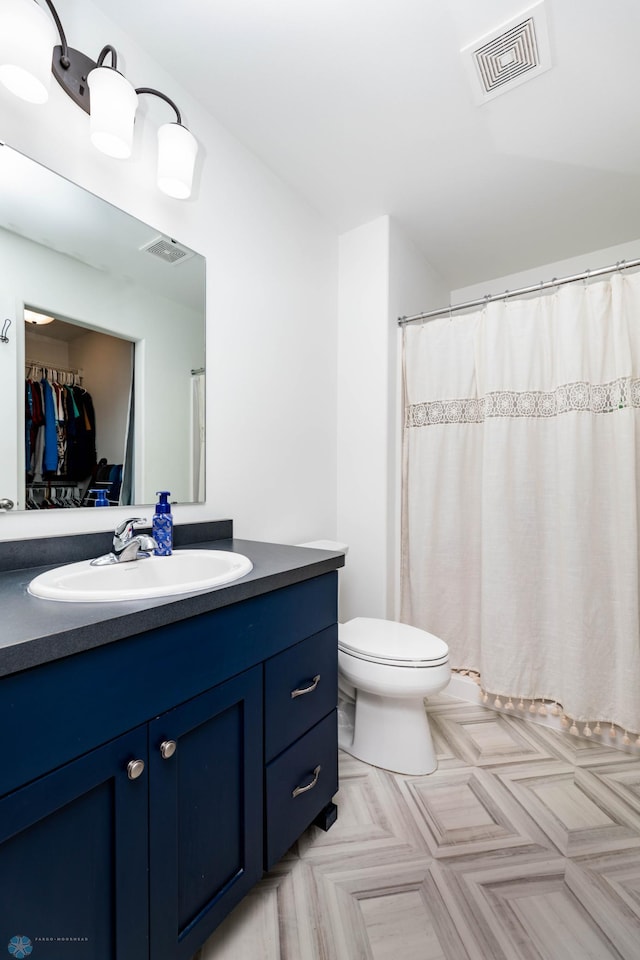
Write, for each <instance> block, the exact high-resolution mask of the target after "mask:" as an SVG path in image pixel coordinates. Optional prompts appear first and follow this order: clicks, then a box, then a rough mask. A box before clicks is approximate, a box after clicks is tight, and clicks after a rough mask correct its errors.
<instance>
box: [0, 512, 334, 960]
mask: <svg viewBox="0 0 640 960" xmlns="http://www.w3.org/2000/svg"><path fill="white" fill-rule="evenodd" d="M193 528H199V529H197V530H195V531H194V529H193ZM200 528H201V529H200ZM177 530H180V528H177ZM189 530H191V533H189V532H188V531H186V530H185V532H184V533H183V534H182V538H183V540H185V537H189V536H190V537H191V538H192V539H191V540H187V541H186V542H188V545H189V546H190V547H193V546H194V540H193V537H195V545H196V546H199V547H204V548H209V549H216V548H219V549H224V550H235V551H238V552H242V553H244V554H246V555H247V556H249V557H250V558H251V559H252V561H253V564H254V567H253V571H252V572H251V573H250V574H248V575H247V576H246V577H244V578H243V579H242V580H240V581H237V582H235V583H233V584H231V585H230V586H226V587H221V588H218V589H216V590H213V591H211V592H209V593H204V594H198V595H188V596H185V597H178V598H171V599H170V600H161V601H135V602H129V601H127V602H123V603H109V604H107V603H99V604H76V603H73V604H60V603H55V602H52V601H47V600H38V599H36V598H34V597H30V596H28V595H27V593H26V586H27V584H28V582H29V581H30V580H31V579H32V577H33V576H34V575H35V574H36V573H38V572H40V570H41V569H42V567H38V568H31V569H13V570H12V569H10V563H9V561H8V560H7V559H6V558H5V560H4V567H5V570H4V572H2V573H0V600H1V602H2V609H3V620H4V626H3V631H4V633H3V639H2V641H1V643H0V671H1V673H2V675H1V676H0V723H1V724H2V730H3V731H4V734H5V736H4V741H5V749H4V751H3V762H2V768H1V770H0V797H1V799H0V889H1V890H2V909H1V910H0V949H4V947H5V946H6V945H7V944H8V943H9V941H10V939H11V938H12V937H15V936H22V937H28V938H29V940H30V942H31V945H32V947H33V957H34V960H35V958H36V957H37V958H43V960H44V958H49V957H50V958H53V957H59V956H62V955H63V954H64V956H66V957H74V958H78V960H143V958H150V960H187V958H189V957H191V956H192V955H193V954H194V953H195V951H196V950H197V949H198V948H199V947H200V946H201V944H202V943H203V942H204V940H205V939H206V938H207V937H208V936H209V934H210V933H211V932H212V931H213V930H214V928H215V927H216V926H217V925H218V924H219V923H220V921H221V920H222V919H223V918H224V917H225V916H226V914H227V913H229V911H230V910H231V909H232V908H233V906H234V905H235V904H237V903H238V902H239V900H240V899H241V898H242V897H243V896H244V894H245V893H246V892H247V891H248V890H249V889H250V887H251V886H252V885H253V884H254V883H255V882H256V881H257V880H258V879H259V878H260V877H261V876H262V873H263V871H265V870H269V869H270V868H271V867H272V866H273V865H274V864H275V863H276V862H277V861H278V860H279V859H280V858H281V857H282V855H283V854H284V853H285V852H286V851H287V850H288V848H289V847H290V846H291V845H292V844H293V843H294V842H295V841H296V839H297V838H298V837H299V836H300V834H301V833H302V832H303V831H304V830H305V829H306V828H307V827H308V826H309V825H310V824H311V823H313V822H314V820H317V822H318V823H320V824H321V825H324V826H325V827H326V826H328V825H329V824H330V822H331V819H332V817H333V815H334V813H335V808H334V807H333V804H332V797H333V795H334V794H335V792H336V790H337V727H336V699H337V573H336V569H337V568H338V567H339V566H342V564H343V562H344V558H343V557H342V555H341V554H331V553H328V552H326V551H315V550H308V549H302V548H296V547H287V546H279V545H274V544H264V543H253V542H250V541H237V540H236V541H234V540H233V539H228V537H229V536H230V529H229V527H224V526H222V528H220V527H218V526H217V525H216V524H202V525H199V524H198V525H192V528H191V527H190V528H189ZM220 532H222V534H223V538H222V539H216V536H217V535H218V534H219V533H220ZM212 533H213V534H215V535H216V536H212ZM225 533H226V537H225V536H224V534H225ZM92 536H96V537H97V536H98V535H92ZM99 537H100V538H101V540H100V542H101V545H102V549H103V550H104V539H105V537H106V535H99ZM204 537H209V538H210V539H209V540H206V539H203V538H204ZM66 539H67V540H69V541H74V543H73V549H74V551H75V554H73V555H71V556H69V555H67V559H68V560H73V559H77V558H78V556H79V551H80V552H82V550H83V549H84V550H85V554H84V555H85V556H90V555H91V552H90V553H88V554H87V553H86V549H87V548H88V543H86V544H85V545H84V547H83V545H82V544H80V541H83V540H86V541H88V540H90V539H91V538H90V537H88V538H87V537H74V538H66ZM35 543H38V542H37V541H36V542H35ZM184 545H186V543H184ZM91 546H93V544H91ZM5 552H6V551H5ZM10 552H11V551H10V550H9V553H10ZM97 552H100V551H97ZM47 559H48V560H49V565H53V561H52V560H51V557H47ZM13 560H14V563H15V557H14V558H13ZM0 562H2V556H1V555H0ZM136 562H144V561H136Z"/></svg>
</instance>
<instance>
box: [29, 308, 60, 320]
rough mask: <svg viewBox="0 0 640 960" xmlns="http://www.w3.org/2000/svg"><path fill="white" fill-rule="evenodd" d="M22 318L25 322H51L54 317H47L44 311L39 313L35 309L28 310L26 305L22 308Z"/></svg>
mask: <svg viewBox="0 0 640 960" xmlns="http://www.w3.org/2000/svg"><path fill="white" fill-rule="evenodd" d="M24 319H25V322H26V323H37V324H43V323H53V321H54V319H55V317H48V316H47V315H46V314H44V313H39V312H38V311H37V310H29V308H28V307H25V308H24Z"/></svg>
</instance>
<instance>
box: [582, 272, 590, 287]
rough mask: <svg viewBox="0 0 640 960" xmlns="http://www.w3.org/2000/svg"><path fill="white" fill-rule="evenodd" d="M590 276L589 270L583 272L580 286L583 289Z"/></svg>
mask: <svg viewBox="0 0 640 960" xmlns="http://www.w3.org/2000/svg"><path fill="white" fill-rule="evenodd" d="M590 274H591V270H585V272H584V277H583V278H582V286H583V287H586V285H587V281H588V279H589V276H590Z"/></svg>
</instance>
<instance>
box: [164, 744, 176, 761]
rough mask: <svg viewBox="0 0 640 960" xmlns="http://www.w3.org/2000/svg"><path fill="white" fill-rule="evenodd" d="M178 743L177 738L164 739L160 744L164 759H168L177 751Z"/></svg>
mask: <svg viewBox="0 0 640 960" xmlns="http://www.w3.org/2000/svg"><path fill="white" fill-rule="evenodd" d="M177 746H178V745H177V743H176V742H175V740H163V742H162V743H161V744H160V756H161V757H162V759H163V760H168V759H169V757H172V756H173V755H174V753H175V752H176V747H177Z"/></svg>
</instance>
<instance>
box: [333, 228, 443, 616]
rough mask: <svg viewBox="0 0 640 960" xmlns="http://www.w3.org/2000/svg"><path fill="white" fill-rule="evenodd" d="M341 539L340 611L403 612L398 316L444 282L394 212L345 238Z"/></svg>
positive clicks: (437, 296) (439, 293)
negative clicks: (399, 599) (344, 549)
mask: <svg viewBox="0 0 640 960" xmlns="http://www.w3.org/2000/svg"><path fill="white" fill-rule="evenodd" d="M339 250H340V268H339V278H340V280H339V289H340V300H339V311H338V317H339V320H338V539H339V540H342V541H344V542H345V543H348V544H349V556H348V559H347V566H346V569H345V570H344V571H343V573H342V574H341V599H340V604H341V609H340V618H341V620H347V619H349V618H351V617H354V616H369V617H390V618H393V617H395V615H396V595H397V569H398V555H399V554H398V549H399V545H398V538H399V482H400V474H399V463H400V460H399V449H400V432H401V424H402V412H401V403H400V397H399V387H400V370H399V346H400V337H399V333H398V326H397V319H398V317H399V316H402V315H406V314H411V313H415V312H418V311H420V310H423V309H428V308H429V307H430V306H432V305H434V304H435V305H439V304H440V303H441V302H442V297H443V295H444V294H443V291H444V286H443V284H442V282H441V281H440V279H439V278H438V277H437V275H436V274H435V272H434V271H433V270H432V269H431V267H430V266H429V264H428V263H427V262H426V261H425V260H424V257H423V256H422V254H421V253H420V251H419V250H418V249H417V247H416V246H415V244H414V243H413V242H412V240H411V239H410V238H409V237H408V236H407V235H406V234H405V233H404V232H403V230H402V229H401V227H400V226H399V225H398V224H397V223H396V222H395V221H393V220H392V219H390V218H389V217H386V216H385V217H380V218H378V219H377V220H374V221H372V222H371V223H368V224H364V225H363V226H361V227H358V228H357V229H355V230H351V231H350V232H349V233H346V234H343V236H341V238H340V245H339Z"/></svg>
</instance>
